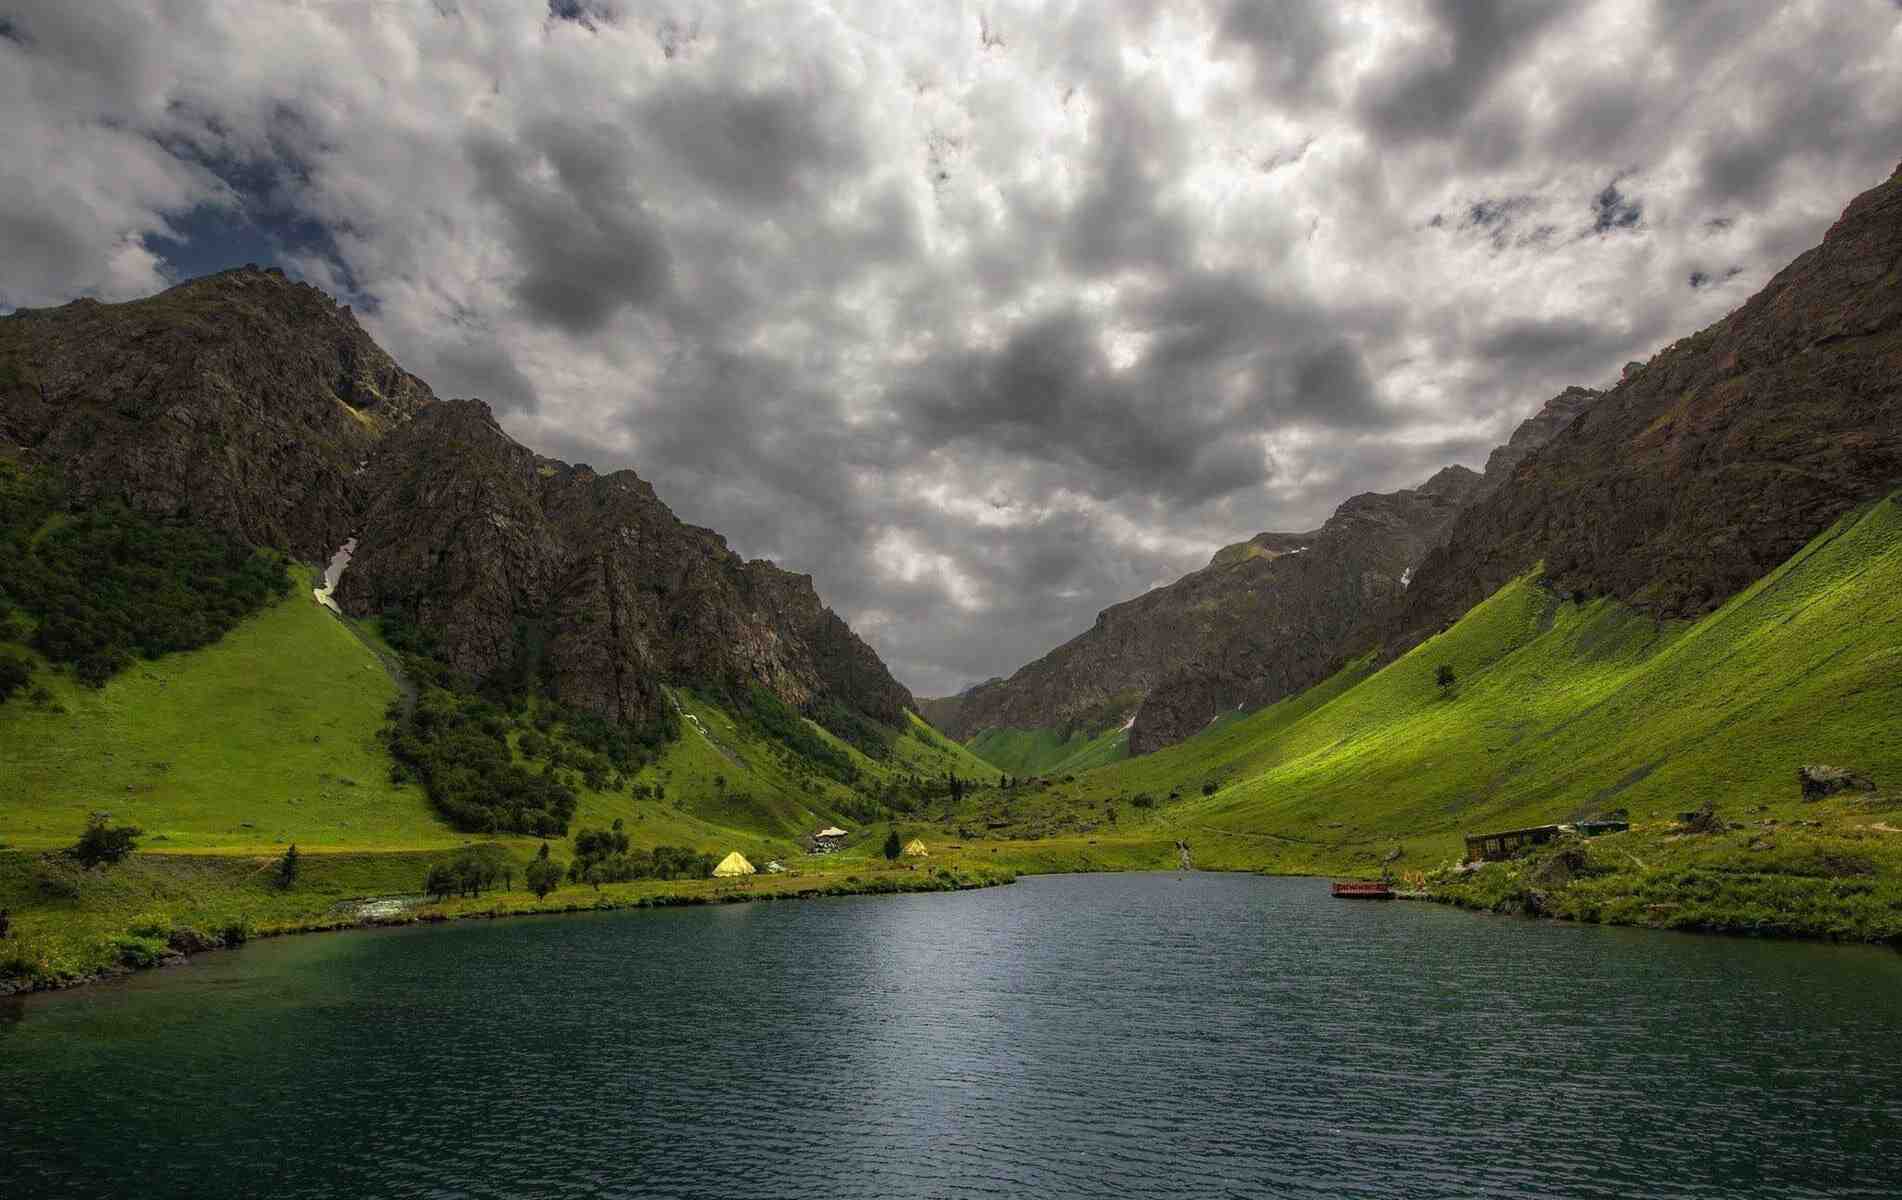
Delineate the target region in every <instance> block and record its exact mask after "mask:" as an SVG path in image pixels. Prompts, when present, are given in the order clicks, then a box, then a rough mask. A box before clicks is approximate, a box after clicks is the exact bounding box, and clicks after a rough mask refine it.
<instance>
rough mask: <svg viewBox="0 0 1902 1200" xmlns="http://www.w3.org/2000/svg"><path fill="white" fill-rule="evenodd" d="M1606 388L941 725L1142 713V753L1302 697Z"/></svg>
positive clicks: (1055, 661) (1130, 620)
mask: <svg viewBox="0 0 1902 1200" xmlns="http://www.w3.org/2000/svg"><path fill="white" fill-rule="evenodd" d="M1598 395H1599V393H1597V392H1594V391H1592V390H1590V389H1588V388H1567V389H1566V390H1565V391H1564V392H1562V393H1560V394H1559V395H1557V396H1555V397H1553V398H1552V399H1551V400H1549V401H1547V402H1546V404H1545V405H1544V407H1543V408H1541V409H1540V411H1539V412H1538V413H1536V414H1535V415H1533V416H1532V417H1530V418H1528V419H1527V420H1526V421H1524V422H1523V423H1522V424H1521V425H1520V426H1519V427H1518V429H1516V430H1515V431H1514V433H1513V435H1512V438H1511V440H1510V441H1509V442H1507V443H1506V444H1505V445H1502V446H1500V447H1498V448H1496V449H1495V450H1494V451H1493V453H1492V457H1491V458H1490V459H1489V460H1488V462H1487V470H1486V474H1485V475H1484V476H1482V475H1479V474H1477V473H1475V472H1473V471H1469V470H1467V469H1466V468H1464V467H1449V468H1447V469H1446V470H1443V471H1441V472H1440V473H1439V474H1437V475H1435V476H1434V477H1433V478H1432V479H1430V480H1428V481H1427V482H1426V483H1425V484H1423V485H1421V486H1420V487H1419V488H1416V489H1411V490H1407V491H1401V492H1394V493H1389V494H1384V495H1382V494H1374V493H1369V494H1366V495H1361V496H1355V497H1353V498H1352V499H1350V500H1348V501H1347V502H1345V503H1344V504H1342V505H1341V506H1340V508H1338V509H1336V510H1335V513H1334V515H1333V516H1332V517H1330V518H1329V519H1328V521H1327V523H1326V524H1324V525H1323V526H1322V527H1321V528H1320V529H1317V530H1313V531H1310V532H1307V533H1261V534H1257V535H1255V536H1254V537H1252V538H1250V539H1249V540H1248V541H1246V542H1239V543H1237V544H1235V545H1233V546H1227V547H1224V548H1223V549H1222V550H1220V551H1218V552H1217V553H1216V554H1215V556H1214V558H1213V559H1211V560H1210V562H1209V565H1208V566H1207V567H1204V568H1203V569H1202V570H1200V571H1197V572H1194V573H1193V574H1190V575H1187V576H1184V577H1183V578H1182V579H1179V580H1177V581H1176V582H1175V583H1172V584H1170V585H1168V586H1167V587H1162V588H1157V589H1156V590H1154V591H1152V592H1148V593H1146V594H1144V595H1142V596H1139V597H1137V598H1136V599H1134V600H1130V601H1127V602H1125V603H1123V604H1119V605H1116V606H1114V607H1112V608H1108V609H1105V610H1104V611H1103V612H1102V613H1101V614H1099V615H1098V617H1097V619H1096V625H1095V626H1094V627H1093V628H1092V629H1090V630H1089V631H1088V632H1087V633H1084V634H1082V635H1081V636H1079V637H1077V638H1074V639H1072V640H1071V641H1069V642H1066V643H1065V644H1064V645H1062V646H1059V647H1058V648H1057V649H1056V650H1053V651H1051V652H1050V653H1049V654H1047V655H1045V656H1044V657H1043V658H1040V659H1038V660H1037V661H1036V662H1033V663H1031V664H1030V665H1028V666H1026V667H1024V668H1022V669H1021V670H1019V671H1018V672H1017V673H1016V674H1014V675H1012V676H1011V677H1010V678H1009V679H1007V680H991V681H989V682H986V683H983V684H979V685H978V686H977V687H975V688H972V689H970V690H969V691H966V692H964V693H963V694H961V695H959V696H954V697H948V698H946V699H942V700H930V701H925V702H924V704H925V713H926V716H927V719H929V720H931V721H933V723H935V724H937V725H938V726H939V728H941V729H945V730H946V731H947V732H950V733H951V734H953V735H954V736H956V737H960V738H964V737H969V736H971V735H973V734H975V733H977V732H979V731H980V730H983V729H989V728H1015V729H1038V728H1052V727H1062V726H1065V725H1068V724H1072V723H1079V722H1081V723H1094V724H1095V725H1098V726H1100V725H1102V724H1104V723H1106V722H1108V721H1110V720H1124V719H1128V718H1132V717H1133V723H1132V724H1131V727H1130V741H1129V746H1130V751H1131V753H1135V754H1143V753H1147V752H1149V751H1151V750H1154V749H1158V748H1160V747H1162V746H1166V745H1170V744H1172V743H1174V742H1177V741H1180V740H1182V739H1183V738H1185V737H1188V736H1190V735H1192V734H1194V733H1195V732H1196V731H1197V730H1200V729H1201V728H1203V727H1204V726H1206V725H1207V724H1208V723H1209V722H1210V721H1211V720H1213V719H1214V718H1215V716H1217V715H1218V714H1219V713H1221V712H1223V711H1226V710H1229V709H1233V708H1235V707H1236V706H1237V705H1240V706H1242V707H1244V708H1252V707H1255V706H1258V705H1261V704H1267V703H1271V702H1273V701H1274V700H1277V699H1279V698H1281V697H1282V696H1285V695H1288V694H1290V693H1292V692H1295V691H1299V690H1300V689H1301V688H1304V687H1307V686H1308V685H1310V684H1312V683H1314V682H1316V681H1317V680H1319V679H1321V678H1322V677H1323V676H1325V675H1326V673H1327V672H1328V671H1330V670H1332V669H1333V668H1334V667H1335V666H1336V665H1338V664H1339V662H1340V661H1341V660H1342V657H1343V656H1344V654H1346V653H1347V651H1348V650H1349V648H1350V647H1351V646H1354V645H1356V644H1357V642H1358V641H1359V640H1361V639H1363V638H1364V636H1365V631H1366V630H1367V629H1368V628H1369V627H1370V626H1373V625H1375V624H1376V623H1378V622H1379V621H1380V620H1381V619H1382V618H1383V617H1384V616H1385V615H1386V614H1388V613H1390V612H1391V611H1393V608H1394V606H1395V604H1396V603H1397V600H1398V597H1399V596H1400V594H1401V593H1402V592H1403V590H1404V589H1405V587H1406V582H1405V581H1406V579H1407V578H1408V576H1409V572H1410V570H1411V569H1412V568H1413V567H1415V566H1416V565H1417V564H1418V563H1419V562H1420V561H1421V560H1422V559H1423V558H1424V557H1425V556H1426V555H1427V553H1428V551H1429V550H1431V549H1432V548H1433V547H1435V546H1437V545H1438V544H1439V543H1440V542H1441V541H1442V540H1443V539H1444V538H1445V536H1446V534H1447V532H1448V530H1450V529H1451V528H1452V524H1453V520H1454V518H1455V516H1456V515H1457V514H1458V513H1459V512H1460V511H1461V509H1462V508H1463V507H1464V506H1465V505H1467V504H1469V503H1471V502H1472V501H1473V499H1474V498H1475V497H1478V496H1482V495H1487V494H1490V493H1491V492H1493V491H1495V490H1497V489H1498V488H1499V487H1500V486H1502V485H1503V483H1504V481H1505V480H1506V479H1507V478H1510V477H1511V475H1512V474H1513V473H1514V472H1515V471H1517V470H1518V469H1519V467H1520V466H1521V465H1522V464H1523V463H1524V462H1525V460H1526V459H1527V457H1528V456H1530V455H1531V454H1532V453H1533V452H1534V451H1535V450H1537V449H1538V448H1539V447H1540V446H1542V445H1544V444H1545V443H1546V442H1547V441H1549V440H1550V439H1551V438H1552V437H1553V436H1554V435H1555V434H1556V433H1558V431H1560V430H1562V429H1563V428H1565V426H1566V424H1567V423H1569V422H1570V421H1571V420H1572V419H1573V418H1574V417H1576V416H1577V415H1578V414H1579V413H1580V412H1581V411H1583V410H1584V409H1585V408H1586V407H1587V406H1589V405H1590V404H1591V403H1592V402H1593V401H1594V400H1595V399H1596V398H1597V397H1598Z"/></svg>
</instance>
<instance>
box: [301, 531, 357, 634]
mask: <svg viewBox="0 0 1902 1200" xmlns="http://www.w3.org/2000/svg"><path fill="white" fill-rule="evenodd" d="M356 552H357V539H355V538H351V539H350V540H349V541H347V542H345V543H344V544H343V545H341V546H339V547H337V552H336V553H335V554H333V555H331V556H330V565H329V566H327V567H325V568H324V583H323V586H322V587H316V588H312V589H311V590H310V594H311V595H313V596H315V597H316V598H317V603H319V604H321V605H323V606H324V607H325V608H327V609H329V610H330V611H331V612H334V613H336V614H337V615H338V616H340V617H341V616H342V615H343V609H341V608H339V607H337V601H336V600H335V599H334V597H335V594H336V591H337V581H338V580H340V579H342V578H343V572H344V568H346V567H348V566H349V565H350V556H351V555H353V554H355V553H356Z"/></svg>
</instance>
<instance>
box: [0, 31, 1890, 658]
mask: <svg viewBox="0 0 1902 1200" xmlns="http://www.w3.org/2000/svg"><path fill="white" fill-rule="evenodd" d="M0 108H4V111H5V112H6V114H7V125H8V151H7V153H6V154H5V155H3V156H0V262H4V264H5V270H4V271H3V272H0V309H7V308H13V307H31V306H40V305H49V304H58V303H64V302H65V301H67V300H70V299H73V298H75V297H78V296H97V297H100V298H102V299H107V300H112V299H125V298H131V297H135V296H140V295H144V294H148V293H150V292H153V291H157V290H159V289H161V288H164V287H166V286H168V285H170V284H172V283H175V282H178V281H180V280H183V279H186V278H190V277H192V276H194V275H198V274H203V273H205V272H208V271H213V270H218V269H222V268H225V267H229V266H235V265H239V264H242V263H245V262H257V263H260V264H262V265H278V266H281V267H283V268H284V269H285V270H286V271H287V272H289V273H291V274H292V275H294V276H296V277H299V278H303V279H307V280H309V281H311V282H312V283H315V284H318V285H320V286H322V287H324V288H326V289H328V290H330V291H331V292H332V293H333V294H335V295H336V296H338V298H339V299H341V300H343V301H346V302H348V303H351V304H353V305H354V306H355V311H356V313H357V315H358V318H359V320H361V321H362V322H363V324H364V325H365V327H366V328H367V329H368V330H369V331H370V333H371V334H372V335H373V336H375V337H376V338H377V340H378V341H379V342H380V343H381V344H382V345H383V346H384V347H385V348H386V349H388V350H389V351H390V352H391V353H393V354H394V355H396V357H397V358H398V360H399V361H401V362H402V363H403V364H404V365H405V366H406V367H408V368H409V369H410V370H412V371H414V372H416V373H417V374H419V375H421V376H423V377H424V378H425V379H427V380H428V381H429V382H430V384H431V385H432V386H433V387H434V388H435V390H436V391H437V393H438V394H440V395H445V396H478V397H480V398H482V399H484V400H487V401H488V402H489V403H490V405H491V406H492V407H493V408H494V410H495V412H496V415H497V417H498V419H499V420H500V421H501V422H502V424H503V426H504V427H505V428H506V429H507V430H508V431H509V432H510V433H511V434H513V435H514V436H515V437H516V438H517V439H518V440H520V441H522V442H524V443H525V444H527V445H529V446H531V447H533V448H535V449H536V450H539V451H541V452H542V453H545V454H550V455H553V456H555V457H559V458H563V459H567V460H569V461H574V462H585V463H588V464H589V465H591V466H593V467H594V468H595V469H596V470H601V471H606V470H611V469H619V468H624V467H628V468H632V469H634V470H636V471H637V472H639V473H640V474H641V475H642V476H643V477H644V478H646V479H648V480H650V481H652V482H653V484H654V485H655V487H656V489H657V490H658V491H659V493H660V495H661V497H662V498H663V499H664V500H666V501H667V502H668V504H669V505H670V506H671V507H672V508H673V509H674V510H675V512H676V513H677V514H678V515H679V516H680V517H681V518H682V519H684V520H687V521H690V522H693V523H695V524H700V525H706V526H709V527H711V528H714V529H716V530H718V531H720V532H721V533H722V534H724V535H725V536H726V538H727V539H728V542H729V543H730V544H731V545H732V547H733V548H734V549H735V550H737V551H738V552H740V553H741V554H744V555H746V556H747V557H749V558H751V557H763V558H771V559H773V560H775V561H776V562H778V563H780V564H781V565H782V566H785V567H787V568H789V569H792V570H795V571H800V572H805V573H809V574H811V575H812V576H813V577H814V581H815V584H816V586H817V587H818V590H819V593H820V595H821V596H822V597H823V598H824V599H825V600H826V602H827V603H828V604H830V605H831V606H832V607H833V608H835V609H837V610H838V611H839V612H840V614H841V615H843V616H844V617H845V618H846V619H847V620H848V621H850V622H851V623H852V625H853V627H854V628H855V629H857V630H858V631H859V632H860V633H861V634H862V635H863V636H864V637H865V638H866V639H867V640H868V641H870V642H871V643H872V645H873V646H874V647H875V648H876V649H877V650H878V651H879V653H880V654H881V656H882V657H883V658H884V659H885V661H886V663H887V664H888V665H889V666H890V667H891V669H892V671H893V673H894V674H895V675H896V676H897V677H898V678H899V679H900V680H901V681H902V682H904V683H905V684H907V685H908V686H910V687H911V688H912V689H913V690H914V691H915V692H916V693H917V694H918V695H920V696H930V695H941V694H947V693H949V692H952V691H955V690H958V689H961V688H963V687H965V686H967V685H969V684H971V683H974V682H977V681H979V680H981V679H984V678H987V677H990V676H993V675H1007V674H1009V673H1010V672H1011V671H1012V670H1014V669H1016V668H1017V667H1019V666H1021V665H1023V664H1024V663H1026V662H1028V661H1030V660H1031V659H1033V658H1035V657H1037V656H1038V655H1040V654H1042V653H1044V652H1046V651H1048V650H1050V649H1051V648H1053V647H1055V646H1056V645H1058V644H1059V643H1061V642H1063V641H1064V640H1066V639H1068V638H1069V637H1072V636H1074V635H1076V634H1077V633H1080V632H1082V631H1083V630H1085V629H1087V628H1089V626H1090V624H1091V622H1092V621H1093V620H1094V618H1095V615H1096V613H1097V612H1098V611H1099V610H1100V609H1102V608H1103V607H1105V606H1107V605H1109V604H1112V603H1115V602H1117V601H1119V600H1123V599H1127V598H1129V597H1131V596H1134V595H1137V594H1139V593H1140V592H1142V591H1144V590H1146V589H1148V588H1150V587H1154V586H1156V585H1158V584H1161V583H1165V582H1167V581H1169V580H1171V579H1173V578H1176V577H1177V576H1179V575H1181V574H1183V573H1184V572H1186V571H1189V570H1193V569H1195V568H1197V567H1199V566H1201V565H1203V564H1204V563H1206V562H1207V560H1208V558H1209V556H1210V555H1211V554H1212V553H1213V552H1214V551H1215V550H1216V549H1218V548H1219V547H1221V546H1222V545H1225V544H1227V543H1231V542H1235V541H1240V540H1242V539H1244V538H1247V537H1249V536H1251V535H1252V534H1254V533H1257V532H1259V531H1262V530H1267V529H1281V530H1302V529H1309V528H1313V527H1315V526H1317V525H1319V524H1320V523H1321V522H1322V521H1323V520H1324V519H1325V518H1326V517H1327V515H1328V513H1329V512H1330V511H1331V510H1332V509H1333V507H1334V506H1335V505H1336V504H1338V503H1339V502H1340V501H1341V500H1343V499H1345V498H1346V497H1348V496H1350V495H1353V494H1355V493H1358V492H1366V491H1387V490H1392V489H1395V488H1400V487H1407V486H1412V485H1415V484H1417V483H1419V482H1422V481H1424V480H1425V479H1426V478H1427V477H1428V476H1429V475H1431V474H1432V473H1433V472H1434V471H1435V470H1437V469H1438V468H1440V467H1442V466H1445V465H1447V464H1449V463H1455V462H1457V463H1464V464H1466V465H1469V466H1475V467H1477V466H1480V465H1483V463H1484V460H1485V456H1486V452H1487V450H1488V449H1489V448H1490V447H1491V446H1492V445H1494V444H1496V443H1498V442H1500V441H1503V440H1504V439H1505V437H1506V436H1507V435H1508V434H1509V433H1510V432H1511V430H1512V428H1513V426H1514V425H1515V424H1517V423H1518V422H1519V421H1520V420H1522V419H1523V418H1525V417H1526V416H1528V415H1530V413H1532V412H1533V411H1535V410H1536V409H1537V408H1538V407H1539V406H1540V405H1541V404H1542V403H1543V402H1544V401H1545V400H1546V399H1547V398H1549V397H1550V396H1552V395H1555V394H1556V393H1557V392H1559V391H1560V390H1562V389H1563V388H1564V387H1566V386H1568V385H1571V384H1583V385H1587V386H1606V385H1608V384H1609V383H1610V382H1612V381H1614V380H1615V379H1616V378H1617V376H1618V373H1619V371H1620V369H1621V368H1622V366H1623V365H1624V364H1625V363H1626V362H1628V361H1632V360H1642V359H1645V358H1648V357H1649V356H1650V355H1652V354H1653V353H1655V352H1656V351H1658V350H1659V349H1661V348H1663V347H1664V346H1666V345H1668V344H1670V343H1671V342H1672V341H1674V340H1676V339H1677V338H1679V337H1682V336H1684V335H1687V334H1689V333H1692V332H1694V331H1696V330H1697V329H1699V328H1701V327H1702V326H1704V325H1707V324H1709V323H1710V322H1712V321H1714V320H1716V319H1718V318H1720V317H1722V316H1723V315H1724V314H1725V313H1726V312H1728V311H1730V310H1731V309H1733V308H1735V307H1736V306H1737V305H1739V304H1741V303H1742V302H1743V301H1744V300H1745V299H1746V298H1747V297H1748V296H1749V295H1750V294H1751V293H1752V292H1754V291H1755V290H1757V289H1758V288H1759V287H1761V286H1762V284H1763V283H1764V282H1765V281H1766V280H1768V278H1769V277H1770V276H1771V275H1772V274H1774V273H1775V272H1776V270H1778V269H1779V268H1780V267H1782V266H1783V265H1784V264H1785V263H1786V262H1787V261H1788V260H1789V259H1791V258H1793V257H1794V256H1795V255H1796V254H1798V253H1799V252H1801V251H1802V250H1803V249H1805V248H1807V247H1808V246H1810V245H1813V244H1814V243H1815V242H1817V241H1818V240H1819V239H1820V238H1821V236H1822V234H1823V232H1824V230H1826V229H1827V228H1828V227H1829V225H1830V223H1831V222H1832V221H1833V220H1834V219H1835V217H1836V216H1837V215H1838V214H1839V213H1840V212H1841V210H1842V208H1843V206H1844V205H1845V204H1846V203H1847V202H1848V201H1849V200H1850V199H1851V198H1852V197H1853V196H1855V195H1856V194H1857V193H1859V192H1862V191H1864V190H1866V189H1868V188H1870V187H1872V186H1874V185H1875V184H1877V183H1879V182H1881V181H1882V180H1883V179H1884V178H1886V177H1887V175H1888V174H1889V172H1890V171H1891V170H1892V169H1893V168H1894V167H1895V165H1896V163H1897V161H1898V160H1899V159H1902V3H1899V2H1898V0H1818V2H1814V3H1791V4H1781V5H1780V4H1772V3H1768V2H1763V0H1748V2H1742V3H1730V2H1726V0H1708V2H1700V0H1662V2H1658V3H1650V2H1640V0H1597V2H1589V3H1562V4H1561V3H1544V2H1538V0H1525V2H1497V0H1380V2H1365V3H1357V2H1349V0H1315V2H1313V3H1305V2H1289V3H1275V4H1268V3H1243V2H1239V0H1183V2H1179V3H1178V2H1169V0H1128V2H1126V3H1110V2H1108V0H1079V2H1077V3H1052V4H1030V3H1012V2H1006V0H999V2H997V3H956V2H955V0H923V2H919V3H906V2H902V0H866V2H864V3H859V2H856V0H836V2H821V0H810V2H806V3H774V2H760V3H738V2H733V0H717V2H712V3H706V4H693V3H687V2H678V3H676V2H671V0H657V2H654V3H640V2H637V0H550V2H548V3H539V2H536V0H435V2H434V3H431V2H428V0H415V2H410V0H362V2H360V3H346V2H343V0H335V2H321V3H320V2H314V0H313V2H307V3H303V4H295V5H293V4H283V5H279V4H263V3H237V2H229V3H194V2H190V0H87V2H86V3H84V4H75V3H71V2H70V0H25V2H21V0H0Z"/></svg>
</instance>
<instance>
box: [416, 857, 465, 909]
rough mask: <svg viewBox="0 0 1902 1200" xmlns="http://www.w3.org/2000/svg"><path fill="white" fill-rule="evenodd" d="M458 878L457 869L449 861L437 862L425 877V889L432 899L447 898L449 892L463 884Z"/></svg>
mask: <svg viewBox="0 0 1902 1200" xmlns="http://www.w3.org/2000/svg"><path fill="white" fill-rule="evenodd" d="M461 883H462V881H461V880H459V879H457V878H456V869H455V868H454V867H452V866H450V865H449V864H448V863H437V864H436V865H435V866H433V867H431V868H429V874H428V875H425V876H424V877H423V891H424V892H426V893H428V895H429V898H430V899H431V900H447V899H448V898H449V894H450V893H451V892H453V891H455V890H456V889H457V888H458V887H460V886H461Z"/></svg>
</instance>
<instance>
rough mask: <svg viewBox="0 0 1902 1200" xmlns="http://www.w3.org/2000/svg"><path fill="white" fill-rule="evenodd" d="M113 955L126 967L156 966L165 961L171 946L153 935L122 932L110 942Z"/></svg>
mask: <svg viewBox="0 0 1902 1200" xmlns="http://www.w3.org/2000/svg"><path fill="white" fill-rule="evenodd" d="M109 944H110V945H111V947H112V950H113V956H114V957H115V958H117V959H118V960H119V961H120V962H122V963H124V964H125V965H126V966H128V967H156V966H158V965H159V964H160V963H162V962H164V961H165V957H166V955H168V954H170V953H171V952H172V948H171V947H170V946H168V945H166V944H165V943H164V942H163V941H161V940H159V939H158V938H154V937H144V936H141V935H139V934H136V933H122V934H119V935H117V936H116V937H114V938H112V939H111V941H110V943H109Z"/></svg>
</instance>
